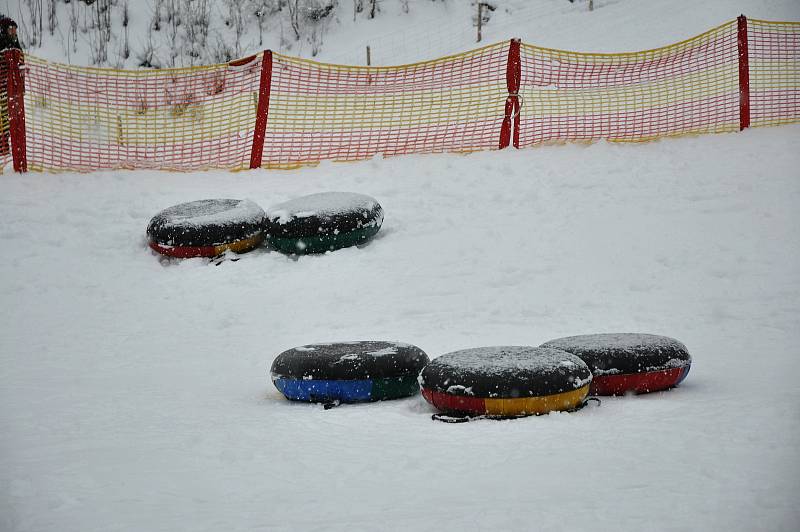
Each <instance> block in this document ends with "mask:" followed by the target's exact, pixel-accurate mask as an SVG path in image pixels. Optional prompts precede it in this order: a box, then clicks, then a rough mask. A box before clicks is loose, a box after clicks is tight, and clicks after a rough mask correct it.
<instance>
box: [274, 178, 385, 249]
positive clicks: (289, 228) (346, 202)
mask: <svg viewBox="0 0 800 532" xmlns="http://www.w3.org/2000/svg"><path fill="white" fill-rule="evenodd" d="M382 223H383V208H382V207H381V205H380V204H379V203H378V202H377V201H376V200H375V199H374V198H371V197H369V196H365V195H364V194H354V193H351V192H322V193H319V194H311V195H309V196H303V197H300V198H296V199H293V200H289V201H286V202H284V203H281V204H279V205H275V206H274V207H271V208H269V209H267V220H266V223H265V233H266V236H267V241H268V242H269V244H270V245H271V246H272V247H273V248H275V249H277V250H278V251H281V252H283V253H290V254H305V253H324V252H326V251H333V250H335V249H339V248H344V247H348V246H355V245H356V244H361V243H363V242H366V241H367V240H369V239H370V238H372V237H373V236H375V234H376V233H377V232H378V230H379V229H380V228H381V224H382Z"/></svg>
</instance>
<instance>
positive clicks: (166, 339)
mask: <svg viewBox="0 0 800 532" xmlns="http://www.w3.org/2000/svg"><path fill="white" fill-rule="evenodd" d="M798 142H800V126H797V125H794V126H785V127H779V128H772V129H754V130H747V131H744V132H742V133H735V134H724V135H715V136H707V137H689V138H680V139H668V140H662V141H659V142H653V143H647V144H636V145H620V144H610V143H605V142H600V143H595V144H591V145H566V146H547V147H541V148H537V149H528V150H511V149H508V150H504V151H501V152H487V153H475V154H471V155H466V156H463V155H433V156H409V157H396V158H389V159H377V158H376V159H373V160H369V161H364V162H360V163H349V164H330V163H328V164H322V165H320V166H319V167H317V168H310V169H303V170H296V171H266V170H254V171H249V172H240V173H228V172H208V173H191V174H169V173H164V172H151V171H137V172H129V171H119V172H98V173H93V174H55V175H47V174H29V175H17V174H11V173H6V174H4V175H2V176H0V213H2V216H0V245H1V246H2V248H3V250H4V251H5V257H4V259H3V261H0V297H2V309H3V317H2V320H0V368H2V371H0V427H2V430H0V471H2V474H0V530H4V531H19V532H22V531H59V532H65V531H81V532H92V531H97V532H100V531H126V532H127V531H131V532H132V531H144V530H146V531H150V532H155V531H176V530H192V531H219V530H228V531H245V530H304V531H305V530H320V531H322V530H325V531H328V530H378V529H381V530H436V531H442V530H445V531H446V530H467V529H470V530H512V529H515V530H537V529H538V530H587V529H591V530H594V531H602V530H609V531H611V530H705V531H709V530H720V531H721V530H725V531H731V530H736V531H752V530H771V531H780V530H786V531H791V530H797V529H798V525H799V524H800V509H799V507H798V505H797V493H798V491H800V474H799V473H800V454H798V452H797V448H798V444H800V407H799V406H798V405H800V386H799V385H798V375H800V356H799V355H800V348H798V346H799V345H800V308H799V307H798V301H799V300H800V238H798V234H800V208H798V205H800V179H799V177H800V175H799V174H798V168H800V154H799V153H798V150H797V146H798ZM325 191H352V192H358V193H363V194H368V195H370V196H372V197H374V198H376V199H377V200H378V201H380V203H381V205H382V206H383V207H384V209H385V220H384V224H383V227H382V229H381V231H380V232H379V233H378V234H377V236H376V238H375V239H374V240H372V241H371V242H369V243H368V244H366V245H363V246H361V247H353V248H348V249H342V250H338V251H335V252H333V253H327V254H323V255H314V256H312V255H308V256H300V257H295V258H291V257H287V256H285V255H282V254H280V253H277V252H271V251H268V250H267V249H265V248H260V249H258V250H256V251H254V252H251V253H248V254H245V255H242V256H241V257H240V260H238V261H235V262H234V261H230V260H226V261H223V262H221V263H220V264H219V265H214V263H210V262H209V260H208V259H202V258H197V259H187V260H177V259H168V258H163V257H160V256H158V255H156V254H155V253H153V252H152V251H151V250H150V249H149V248H148V247H147V240H146V237H145V228H146V226H147V223H148V220H149V219H150V218H151V217H152V216H153V215H154V214H155V213H157V212H159V211H160V210H162V209H164V208H166V207H169V206H170V205H175V204H178V203H182V202H187V201H193V200H197V199H204V198H240V199H250V200H252V201H254V202H256V203H257V204H259V205H260V206H261V207H263V208H264V209H267V208H269V207H270V206H272V205H276V204H279V203H281V202H284V201H287V200H290V199H292V198H296V197H299V196H303V195H306V194H311V193H315V192H325ZM602 332H640V333H653V334H662V335H666V336H671V337H674V338H677V339H678V340H680V341H682V342H683V343H685V344H686V346H687V347H688V349H689V351H690V353H691V355H692V357H693V365H692V371H691V373H690V374H689V376H688V378H687V379H686V381H684V383H683V384H681V385H680V387H678V388H676V389H674V390H671V391H668V392H660V393H653V394H648V395H640V396H633V397H611V398H604V399H603V403H602V405H601V406H600V407H596V406H595V405H590V406H589V407H587V408H584V409H583V410H581V411H579V412H575V413H557V414H551V415H547V416H539V417H529V418H524V419H517V420H512V421H491V420H481V421H475V422H471V423H465V424H457V425H453V424H444V423H438V422H436V421H433V420H431V414H432V413H433V410H432V408H431V407H430V406H428V404H427V403H425V401H424V400H423V399H422V397H421V396H419V395H417V396H414V397H411V398H407V399H401V400H396V401H386V402H379V403H374V404H359V405H343V406H340V407H338V408H334V409H332V410H324V409H323V408H322V406H320V405H313V404H304V403H291V402H289V401H287V400H285V399H284V398H283V397H282V396H281V394H280V393H279V392H278V391H277V390H276V389H275V388H274V387H273V385H272V384H271V382H270V378H269V368H270V365H271V364H272V362H273V360H274V358H275V357H276V356H277V355H278V354H279V353H281V352H282V351H284V350H286V349H290V348H292V347H295V346H300V345H304V344H309V343H317V342H335V341H349V340H391V341H400V342H407V343H412V344H414V345H417V346H419V347H420V348H422V349H423V350H424V351H425V352H426V353H428V355H429V356H430V357H431V358H434V357H436V356H439V355H441V354H443V353H446V352H449V351H455V350H459V349H466V348H470V347H479V346H487V345H534V346H535V345H539V344H541V343H542V342H545V341H547V340H551V339H553V338H559V337H563V336H569V335H577V334H589V333H602Z"/></svg>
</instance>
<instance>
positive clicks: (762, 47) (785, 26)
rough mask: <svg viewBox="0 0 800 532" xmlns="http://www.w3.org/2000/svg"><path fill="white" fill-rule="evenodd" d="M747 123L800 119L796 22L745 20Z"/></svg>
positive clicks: (799, 39)
mask: <svg viewBox="0 0 800 532" xmlns="http://www.w3.org/2000/svg"><path fill="white" fill-rule="evenodd" d="M747 42H748V49H749V52H748V55H749V70H750V94H749V96H750V124H751V125H752V126H776V125H780V124H787V123H790V122H797V121H800V22H767V21H764V20H753V19H748V20H747Z"/></svg>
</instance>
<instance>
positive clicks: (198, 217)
mask: <svg viewBox="0 0 800 532" xmlns="http://www.w3.org/2000/svg"><path fill="white" fill-rule="evenodd" d="M263 225H264V211H263V210H262V209H261V207H259V206H258V205H256V204H255V203H253V202H252V201H250V200H235V199H207V200H199V201H192V202H190V203H181V204H180V205H174V206H172V207H169V208H167V209H164V210H163V211H161V212H159V213H158V214H156V215H155V216H154V217H153V218H152V219H151V220H150V223H149V224H148V225H147V236H148V238H149V245H150V248H152V249H153V250H154V251H157V252H158V253H161V254H162V255H168V256H170V257H180V258H189V257H215V256H217V255H219V254H221V253H224V252H225V251H228V250H230V251H235V252H236V253H244V252H246V251H250V250H251V249H254V248H255V247H257V246H258V245H259V244H260V243H261V242H262V241H263V240H264V232H263Z"/></svg>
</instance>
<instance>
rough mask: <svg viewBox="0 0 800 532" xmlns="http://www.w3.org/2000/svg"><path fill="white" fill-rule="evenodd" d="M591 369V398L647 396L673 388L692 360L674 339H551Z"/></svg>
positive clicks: (623, 335)
mask: <svg viewBox="0 0 800 532" xmlns="http://www.w3.org/2000/svg"><path fill="white" fill-rule="evenodd" d="M542 347H552V348H556V349H562V350H564V351H567V352H569V353H572V354H574V355H576V356H578V357H580V358H581V360H583V361H584V362H586V364H587V365H588V366H589V369H591V370H592V375H593V376H594V378H593V380H592V389H591V391H590V393H591V394H592V395H621V394H625V393H628V392H633V393H648V392H655V391H658V390H664V389H667V388H672V387H673V386H677V385H678V384H680V382H681V381H683V379H685V378H686V375H687V374H688V373H689V368H690V367H691V364H692V357H691V356H690V355H689V351H687V350H686V346H685V345H683V344H682V343H681V342H679V341H678V340H675V339H674V338H668V337H666V336H657V335H655V334H632V333H617V334H587V335H581V336H569V337H566V338H559V339H556V340H551V341H549V342H545V343H544V344H542Z"/></svg>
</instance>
